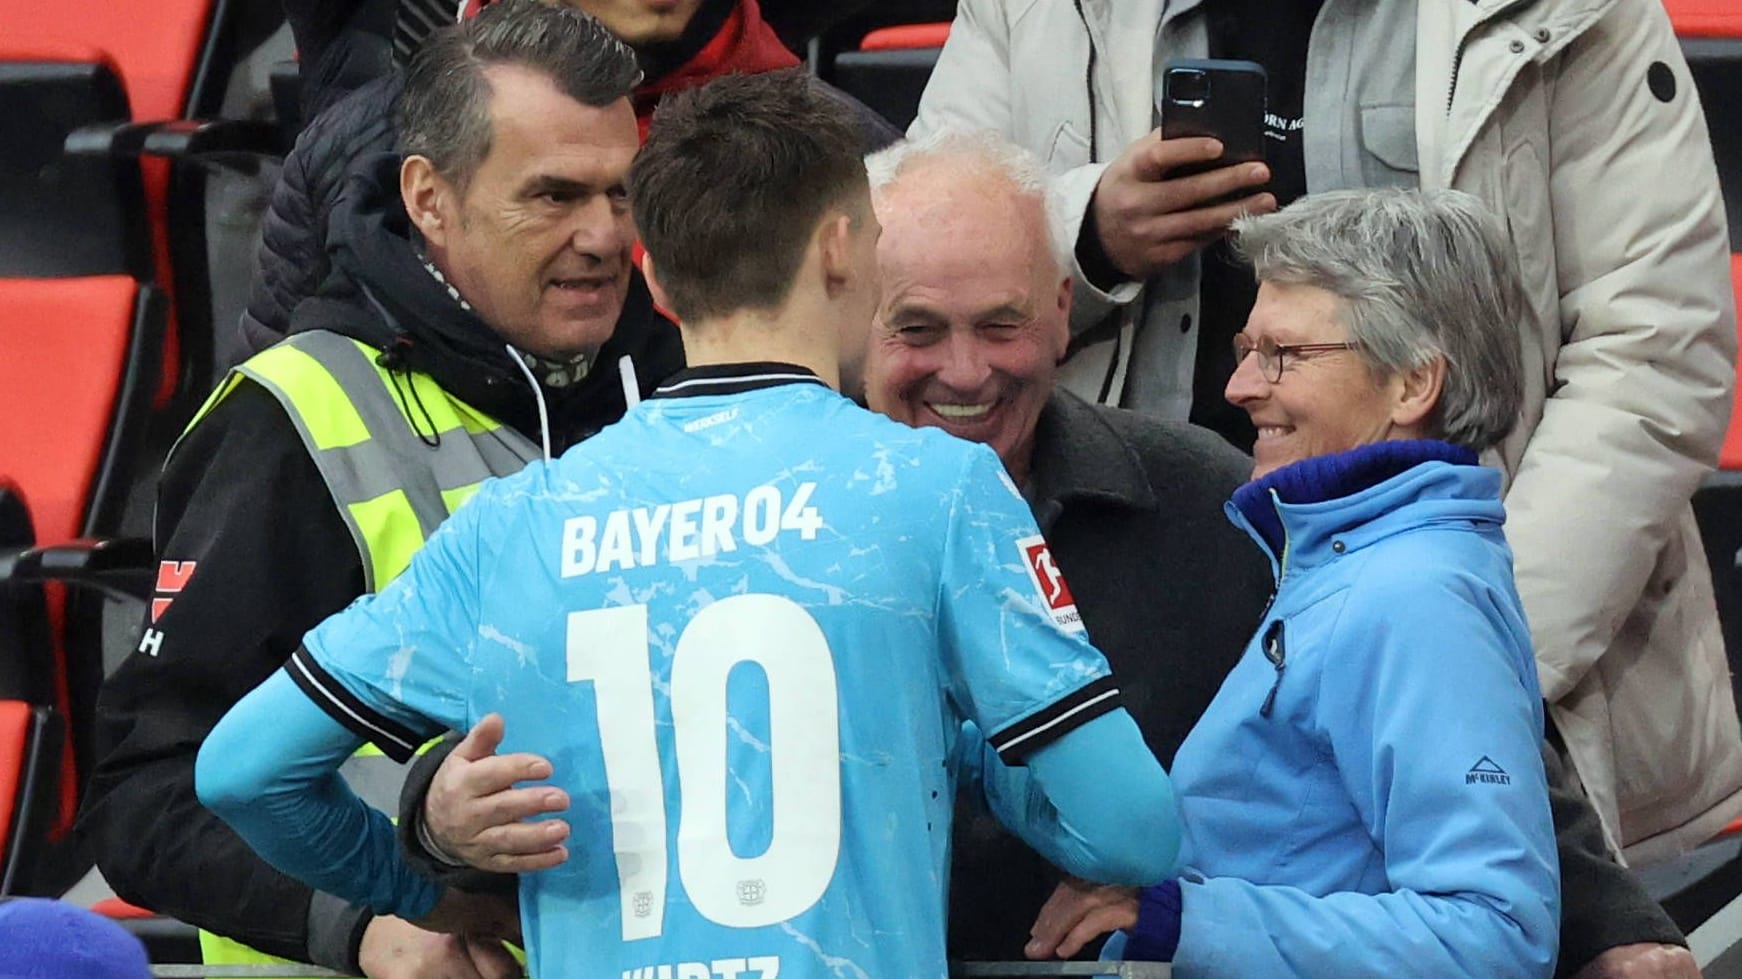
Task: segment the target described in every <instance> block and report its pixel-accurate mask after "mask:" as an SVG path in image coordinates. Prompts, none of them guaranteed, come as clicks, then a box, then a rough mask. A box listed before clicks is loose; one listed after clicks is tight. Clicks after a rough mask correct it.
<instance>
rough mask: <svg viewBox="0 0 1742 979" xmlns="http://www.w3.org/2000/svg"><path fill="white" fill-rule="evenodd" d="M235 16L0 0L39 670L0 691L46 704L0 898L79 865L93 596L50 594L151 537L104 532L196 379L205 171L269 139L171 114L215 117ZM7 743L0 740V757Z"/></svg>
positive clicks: (4, 319)
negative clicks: (72, 833) (149, 447)
mask: <svg viewBox="0 0 1742 979" xmlns="http://www.w3.org/2000/svg"><path fill="white" fill-rule="evenodd" d="M246 9H247V6H246V5H245V4H243V3H241V2H240V0H163V2H160V3H157V4H154V5H153V6H152V8H151V10H150V12H149V14H150V16H149V17H148V18H146V19H143V20H142V19H141V18H140V17H137V16H129V15H128V14H127V12H126V11H123V10H121V9H119V8H116V7H115V5H113V4H111V3H107V2H104V0H66V2H64V3H55V4H44V3H36V2H26V0H0V24H4V25H5V27H4V29H0V117H4V118H5V119H6V120H7V123H6V139H5V140H0V484H5V485H8V486H9V487H10V489H11V496H12V499H13V500H14V503H13V504H12V505H13V506H14V507H15V508H19V509H22V510H23V511H24V512H25V515H26V520H25V525H26V526H27V527H28V528H29V530H28V532H27V533H26V534H24V535H23V539H18V535H16V534H15V535H12V536H11V537H8V536H5V535H0V597H5V598H8V599H11V600H9V601H8V602H6V603H5V605H6V607H7V609H8V613H7V614H8V615H10V616H12V617H13V618H22V617H29V616H34V623H33V624H31V625H30V626H29V627H28V628H27V630H26V631H28V632H30V633H31V634H32V635H33V636H40V637H45V638H44V639H43V641H42V647H43V648H44V649H46V650H47V652H46V653H45V654H44V655H45V656H46V658H47V662H48V666H47V667H46V668H45V670H44V671H43V672H45V673H46V676H45V677H42V678H38V679H39V680H40V682H35V683H34V684H33V686H32V688H31V689H30V690H27V691H23V692H18V691H9V690H7V689H5V685H4V684H0V700H15V701H18V702H20V703H23V704H25V705H27V706H28V707H29V708H30V709H31V710H32V711H39V712H46V713H45V714H44V715H43V716H45V717H46V723H45V725H44V730H45V731H46V732H47V735H46V736H45V737H43V738H40V739H37V740H36V741H34V742H32V743H31V747H30V752H33V754H29V755H28V758H30V759H34V760H32V761H30V762H29V764H30V765H33V766H35V767H34V768H20V769H19V771H20V772H22V773H23V774H22V775H21V776H20V778H19V779H18V780H17V781H16V784H14V786H13V790H14V792H15V793H17V794H19V795H21V796H34V798H22V799H21V800H19V801H18V802H17V804H16V805H13V800H11V799H6V798H0V809H4V810H5V811H6V812H7V813H8V816H7V820H8V824H9V826H10V829H9V831H8V832H6V833H0V847H3V846H6V845H7V843H8V842H9V841H11V840H16V839H18V838H19V834H20V833H21V832H25V831H31V832H34V831H35V829H36V828H37V823H38V822H39V821H38V820H36V819H34V817H33V818H30V819H23V820H20V819H16V818H13V815H12V814H14V813H15V812H18V811H27V810H28V811H32V812H33V811H34V810H32V809H31V807H32V806H38V805H41V804H42V800H43V799H47V800H49V802H50V803H51V805H49V809H50V818H49V819H48V821H47V823H48V825H47V829H46V833H45V839H43V840H41V841H35V842H33V845H32V846H30V847H29V850H30V852H29V853H28V854H20V853H19V852H18V849H17V847H10V848H9V849H10V851H11V852H6V851H5V850H0V860H3V861H6V862H5V863H4V866H5V867H6V869H7V876H6V878H5V881H4V883H3V884H0V893H8V892H13V893H38V894H54V893H57V892H58V889H59V888H62V887H64V886H66V885H68V884H70V883H71V882H72V880H71V879H66V878H67V877H68V875H71V877H72V879H76V877H77V875H78V874H82V873H83V869H84V868H83V867H82V866H80V862H81V861H80V859H79V858H78V856H77V852H76V850H75V849H74V848H72V847H71V846H70V845H67V836H68V833H69V830H70V828H71V822H72V817H73V814H74V812H75V810H76V805H77V801H78V789H79V785H80V778H81V776H82V773H84V772H85V771H88V770H89V764H90V761H91V751H92V746H91V743H90V741H91V717H92V712H93V707H94V701H95V694H96V688H97V685H98V684H99V683H100V681H101V679H102V672H103V658H102V644H101V630H102V615H101V612H102V608H101V601H100V598H99V596H97V595H95V594H93V593H91V592H90V591H89V590H88V589H69V588H68V587H67V584H68V583H72V584H87V585H95V586H97V587H99V588H106V589H109V590H111V591H120V592H123V593H134V592H136V591H137V590H138V589H139V584H140V581H141V580H142V579H143V577H144V576H145V575H146V574H148V571H149V560H150V555H149V546H148V544H145V543H143V542H139V541H131V542H117V541H113V540H109V539H111V538H114V537H115V536H116V535H117V534H119V532H120V531H121V523H122V515H123V510H124V507H125V503H126V500H127V497H128V493H129V491H130V490H131V488H132V486H133V483H134V481H135V478H136V476H137V475H138V470H139V468H140V460H141V455H142V444H143V442H144V441H145V438H146V430H147V426H148V423H149V424H151V425H152V426H153V427H154V428H155V429H156V430H157V431H159V432H162V433H165V438H166V439H167V437H168V436H171V435H173V433H174V432H175V431H177V430H179V428H180V423H181V421H183V420H185V418H186V417H187V416H190V415H191V414H192V411H193V410H194V408H196V407H197V406H198V404H199V401H200V400H201V399H202V398H203V397H204V396H205V393H206V390H207V389H208V388H209V386H210V383H211V377H212V328H211V323H210V319H211V316H210V284H209V272H208V256H207V254H206V241H205V231H204V228H205V218H204V198H205V168H206V167H207V165H208V161H210V160H219V161H220V162H221V161H222V160H223V159H226V158H227V156H226V155H234V154H237V153H249V152H260V151H263V150H275V149H277V145H278V139H277V133H276V132H275V131H274V130H273V128H272V127H271V126H270V125H266V124H255V123H246V124H234V123H194V122H189V121H186V120H188V119H190V118H192V117H196V116H210V115H213V114H215V112H216V110H217V109H218V108H219V107H220V103H221V100H222V97H223V90H224V88H225V85H226V83H227V81H228V79H227V77H226V76H227V73H228V71H229V66H230V65H232V64H233V63H234V62H235V60H236V56H237V54H238V53H239V52H237V51H236V50H235V49H236V47H237V46H238V45H239V44H240V43H241V42H240V40H239V35H240V33H241V30H240V28H239V27H238V26H237V24H238V22H239V15H240V13H241V12H243V11H245V10H246ZM192 157H204V159H201V160H198V161H193V160H191V159H190V158H192ZM172 296H175V297H178V298H179V299H180V300H181V303H180V308H179V315H176V316H172V315H171V314H170V310H171V308H172V301H171V297H172ZM99 540H102V541H103V543H101V544H98V543H95V542H96V541H99ZM32 609H34V611H32ZM33 642H34V640H33ZM32 648H33V647H32V646H31V644H30V643H25V642H22V641H11V640H8V638H7V632H6V630H4V629H0V671H7V670H23V668H22V667H20V666H18V665H17V664H19V663H23V662H29V661H32V656H33V655H34V653H33V652H32ZM0 675H3V674H0ZM19 675H21V676H22V675H25V674H24V673H23V672H20V674H19ZM8 709H9V710H13V711H16V710H17V708H8ZM33 716H37V715H33ZM7 730H8V731H9V732H13V731H14V730H15V726H14V728H8V729H7ZM19 750H20V749H19V743H18V741H17V739H16V738H13V739H12V740H11V741H8V742H6V743H5V744H3V745H0V765H4V764H6V761H5V759H6V758H13V759H17V758H21V757H27V756H25V755H19V754H18V751H19ZM20 764H23V763H20ZM45 766H46V772H47V773H46V774H45V771H44V767H45ZM20 807H22V808H20ZM26 857H28V859H25V858H26Z"/></svg>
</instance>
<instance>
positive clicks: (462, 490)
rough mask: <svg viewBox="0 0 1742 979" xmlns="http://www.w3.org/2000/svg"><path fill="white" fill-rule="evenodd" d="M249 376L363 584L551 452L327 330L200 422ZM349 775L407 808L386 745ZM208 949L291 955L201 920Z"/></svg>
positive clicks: (254, 959) (309, 337) (354, 761)
mask: <svg viewBox="0 0 1742 979" xmlns="http://www.w3.org/2000/svg"><path fill="white" fill-rule="evenodd" d="M244 379H246V380H250V381H253V382H255V383H257V384H259V385H260V386H261V387H263V388H265V389H266V390H267V391H268V392H270V393H271V394H272V396H273V397H274V398H276V399H277V400H278V402H279V404H281V405H283V407H284V410H285V413H286V414H288V415H289V416H290V419H291V421H292V423H294V424H295V425H296V430H297V434H299V435H301V436H302V442H303V446H304V447H305V448H306V449H307V450H308V453H309V455H310V457H312V458H313V459H314V461H315V467H316V468H317V469H319V470H320V473H321V478H322V480H323V481H324V482H325V483H326V486H327V492H328V493H329V494H330V495H331V496H332V499H333V502H334V503H336V504H337V505H338V507H339V510H340V513H341V514H342V516H343V517H344V521H345V526H346V528H347V529H348V530H349V531H350V533H351V540H352V542H353V543H354V544H355V545H356V547H357V555H358V558H359V559H360V561H361V562H362V569H363V587H364V590H365V591H370V592H373V591H379V590H380V589H381V588H382V586H384V585H386V584H387V583H388V582H390V581H392V580H393V579H394V578H396V577H398V576H399V573H400V572H402V571H404V570H405V568H406V566H407V565H409V564H410V563H411V556H412V555H413V554H415V553H416V552H417V549H418V548H420V547H422V546H423V542H424V541H425V540H426V539H428V537H429V535H430V534H431V533H433V532H434V531H435V529H436V527H438V526H440V525H441V522H442V521H443V520H445V519H447V517H448V515H449V514H451V513H453V512H454V510H456V509H458V508H459V506H460V505H461V504H462V503H464V502H466V500H468V499H470V498H471V496H472V494H473V493H474V492H476V491H477V489H478V487H479V486H480V485H482V484H483V482H484V480H486V479H488V478H490V477H491V476H506V475H509V474H512V473H515V472H518V471H519V470H520V469H521V467H523V466H525V465H526V464H527V463H528V462H531V461H533V460H534V459H537V458H539V457H540V454H541V451H542V450H541V449H540V447H539V446H537V445H534V444H533V443H532V442H530V441H529V440H528V439H526V438H525V437H524V436H522V435H520V434H519V433H518V432H516V431H514V430H513V429H511V428H506V427H504V426H503V425H502V424H501V423H500V422H497V421H495V420H493V419H491V418H489V417H487V416H485V415H484V414H482V413H481V412H479V411H477V410H476V409H474V408H472V407H470V406H469V405H467V404H466V403H465V402H462V401H460V400H458V399H457V398H454V397H453V396H451V395H449V394H448V393H447V392H446V391H444V390H442V388H441V387H440V386H439V385H437V384H436V383H435V381H433V380H431V379H430V377H429V376H428V375H426V374H415V373H406V374H398V373H395V372H394V371H392V370H390V369H389V368H387V367H385V366H383V365H382V364H381V363H380V362H379V358H378V357H377V356H376V351H375V350H373V349H372V348H370V347H369V346H368V345H367V344H364V343H362V342H360V341H357V340H353V339H350V338H348V337H342V336H339V335H338V334H336V333H327V332H324V331H317V332H313V333H302V334H297V335H296V336H292V337H290V338H289V339H287V340H285V341H284V342H283V343H280V344H278V345H277V346H275V347H272V348H270V349H268V350H266V351H264V352H262V353H260V354H257V355H255V356H254V357H252V358H250V359H249V360H248V361H246V362H245V363H243V364H242V365H241V366H239V367H237V368H236V370H235V371H233V372H232V373H231V374H230V376H229V377H228V378H226V379H225V381H224V383H223V384H221V385H220V386H219V387H218V389H217V390H216V391H214V392H212V395H211V397H210V398H208V399H207V400H206V403H205V406H204V407H202V408H201V409H200V412H199V414H197V415H195V416H194V420H193V423H192V424H194V425H197V424H199V421H200V419H201V418H202V417H204V416H205V414H206V413H207V412H209V411H211V410H212V408H214V407H215V406H216V405H217V404H218V403H220V402H221V401H223V399H224V397H225V396H226V395H227V394H229V393H230V392H231V391H232V390H234V389H235V388H236V386H237V384H239V383H241V382H242V381H243V380H244ZM408 409H409V410H408ZM190 427H191V426H190ZM343 773H344V776H345V780H346V782H347V783H349V784H350V786H351V788H352V790H353V791H355V792H356V793H357V794H358V795H359V796H361V797H362V798H363V799H364V801H366V802H368V803H369V804H370V805H372V806H374V807H375V808H377V809H381V810H383V811H386V812H388V813H394V812H397V811H398V805H399V789H400V786H401V784H402V783H403V782H404V779H405V771H404V766H402V765H399V764H397V763H395V762H394V761H392V760H391V759H389V758H388V757H386V756H385V755H383V754H382V753H381V749H379V748H376V747H374V746H373V745H365V746H363V747H362V748H361V749H359V750H358V751H357V753H356V754H355V755H353V756H352V757H351V760H350V761H349V762H347V763H346V764H345V767H344V769H343ZM200 952H201V955H202V958H203V959H204V960H205V962H206V964H207V965H217V964H221V965H239V964H246V965H263V964H270V963H281V962H286V961H288V960H286V959H283V958H279V957H276V956H272V955H268V954H266V953H264V952H260V951H257V950H255V949H252V948H249V947H248V946H246V945H243V944H242V943H240V942H237V941H234V940H232V939H229V938H225V937H223V936H222V935H218V934H214V933H213V932H210V931H205V930H203V929H202V930H201V931H200Z"/></svg>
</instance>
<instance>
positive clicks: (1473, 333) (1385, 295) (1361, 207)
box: [1234, 188, 1525, 450]
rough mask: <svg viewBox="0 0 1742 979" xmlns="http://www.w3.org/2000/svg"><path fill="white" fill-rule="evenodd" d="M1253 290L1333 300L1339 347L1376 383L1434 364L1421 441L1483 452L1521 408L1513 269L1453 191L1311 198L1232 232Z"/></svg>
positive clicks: (1486, 227)
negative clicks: (1303, 288)
mask: <svg viewBox="0 0 1742 979" xmlns="http://www.w3.org/2000/svg"><path fill="white" fill-rule="evenodd" d="M1234 235H1235V247H1236V249H1237V250H1238V251H1239V253H1240V254H1241V255H1243V256H1244V257H1245V258H1246V259H1247V260H1248V261H1249V262H1251V263H1252V270H1253V272H1254V273H1255V274H1256V275H1257V277H1258V281H1259V282H1261V283H1262V282H1278V283H1288V284H1294V285H1309V286H1316V287H1318V288H1320V289H1324V290H1326V291H1328V292H1331V293H1334V294H1335V295H1337V296H1338V297H1340V298H1341V299H1342V300H1343V303H1342V307H1343V311H1344V317H1345V322H1344V326H1345V328H1346V329H1347V330H1348V333H1349V341H1350V342H1351V343H1353V344H1354V345H1355V348H1356V349H1357V350H1359V351H1360V352H1361V354H1362V355H1363V356H1364V357H1365V358H1366V359H1367V362H1368V365H1369V366H1370V367H1372V368H1374V369H1375V370H1376V371H1378V372H1380V373H1382V374H1388V375H1389V374H1392V373H1396V372H1399V371H1404V370H1408V369H1410V368H1413V367H1420V366H1422V365H1424V364H1428V363H1431V362H1432V361H1433V359H1434V358H1436V357H1443V358H1445V361H1446V379H1445V386H1444V388H1443V390H1442V391H1441V392H1440V401H1439V405H1438V406H1437V407H1436V409H1435V411H1434V414H1433V415H1432V416H1431V417H1430V423H1431V424H1432V426H1433V427H1434V429H1436V430H1435V431H1433V432H1432V434H1434V435H1436V436H1438V437H1439V438H1443V439H1445V440H1446V441H1448V442H1453V443H1456V444H1458V445H1464V446H1468V447H1470V448H1473V449H1478V450H1480V449H1486V448H1488V447H1490V446H1492V445H1495V444H1497V443H1498V442H1499V441H1500V440H1501V439H1503V438H1505V437H1506V435H1507V433H1508V432H1510V431H1511V430H1512V426H1513V423H1514V422H1515V421H1516V419H1517V417H1518V411H1519V405H1520V403H1521V401H1522V400H1523V367H1522V364H1521V359H1520V358H1521V354H1520V351H1519V330H1520V329H1521V328H1522V326H1523V324H1524V322H1525V317H1524V299H1523V296H1524V288H1523V285H1522V283H1521V281H1520V279H1519V273H1518V263H1517V258H1516V256H1515V255H1514V254H1513V251H1512V246H1511V243H1510V242H1509V241H1508V240H1507V237H1506V234H1505V232H1504V231H1502V230H1501V228H1500V225H1499V222H1497V221H1496V220H1495V219H1494V217H1493V215H1491V214H1490V213H1489V212H1488V209H1487V208H1486V207H1484V206H1483V204H1482V202H1481V201H1479V200H1477V199H1476V198H1475V197H1472V196H1471V195H1469V194H1465V193H1462V192H1460V191H1454V190H1439V191H1418V190H1402V189H1395V188H1394V189H1388V190H1365V191H1335V192H1329V193H1323V194H1311V195H1308V196H1306V197H1303V198H1301V199H1300V200H1298V201H1296V202H1295V203H1293V204H1291V205H1289V206H1288V207H1287V208H1284V209H1283V210H1281V211H1278V212H1277V213H1275V214H1269V215H1263V216H1248V217H1243V218H1240V219H1239V220H1237V221H1235V222H1234Z"/></svg>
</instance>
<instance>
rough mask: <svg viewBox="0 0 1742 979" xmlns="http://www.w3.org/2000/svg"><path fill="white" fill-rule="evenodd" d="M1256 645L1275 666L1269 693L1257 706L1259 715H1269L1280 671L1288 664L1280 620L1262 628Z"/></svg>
mask: <svg viewBox="0 0 1742 979" xmlns="http://www.w3.org/2000/svg"><path fill="white" fill-rule="evenodd" d="M1258 647H1259V648H1260V649H1262V650H1264V658H1265V659H1267V660H1269V661H1270V665H1271V666H1273V667H1275V668H1276V679H1275V680H1272V681H1271V683H1270V693H1269V694H1267V695H1266V696H1265V698H1264V706H1262V707H1260V708H1258V716H1259V717H1269V716H1270V712H1271V710H1272V709H1273V708H1274V707H1275V706H1276V692H1277V691H1278V690H1280V689H1282V671H1283V670H1284V669H1285V668H1287V666H1288V647H1287V646H1286V645H1285V644H1284V642H1283V639H1282V620H1281V619H1277V620H1276V621H1275V622H1272V623H1270V628H1268V629H1266V630H1264V638H1263V639H1262V640H1260V641H1259V643H1258Z"/></svg>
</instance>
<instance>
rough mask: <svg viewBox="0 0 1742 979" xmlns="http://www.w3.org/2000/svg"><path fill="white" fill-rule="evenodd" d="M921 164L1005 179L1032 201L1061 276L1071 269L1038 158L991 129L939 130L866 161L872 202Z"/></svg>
mask: <svg viewBox="0 0 1742 979" xmlns="http://www.w3.org/2000/svg"><path fill="white" fill-rule="evenodd" d="M922 163H932V164H938V165H943V166H947V167H950V168H952V169H953V170H955V171H956V172H958V173H968V174H983V175H986V176H994V177H1002V178H1004V179H1005V180H1007V181H1009V182H1010V184H1011V186H1013V187H1015V188H1016V192H1017V193H1019V194H1021V195H1023V196H1025V197H1032V198H1033V199H1034V200H1035V202H1036V203H1038V204H1039V205H1040V208H1041V214H1042V215H1043V217H1044V219H1045V220H1044V221H1043V223H1044V224H1045V225H1046V244H1047V253H1048V254H1050V255H1051V256H1052V257H1053V260H1054V261H1055V262H1057V263H1058V267H1059V273H1060V274H1061V275H1062V274H1065V273H1066V272H1067V271H1068V270H1069V269H1070V268H1071V255H1070V251H1069V249H1067V248H1066V247H1065V246H1064V245H1063V244H1062V242H1061V238H1062V236H1061V235H1060V234H1059V229H1058V227H1057V221H1056V219H1055V216H1054V214H1053V211H1054V210H1055V208H1054V206H1053V203H1054V202H1053V195H1052V191H1051V190H1050V188H1051V184H1052V181H1051V179H1050V178H1049V177H1048V175H1047V172H1046V167H1044V166H1043V165H1041V162H1040V158H1039V157H1037V156H1035V155H1034V154H1033V153H1030V152H1029V151H1028V150H1025V149H1023V148H1022V147H1020V146H1017V145H1016V144H1015V143H1012V142H1010V141H1009V140H1007V139H1005V138H1004V137H1002V136H1000V135H998V134H997V133H996V132H994V131H992V130H990V129H981V130H974V131H968V132H962V131H952V130H937V131H934V132H931V133H927V134H926V135H924V136H922V137H920V138H918V139H903V140H897V141H896V142H894V143H892V144H890V145H889V146H886V147H884V148H883V149H880V150H878V151H877V152H875V153H872V154H870V155H869V156H867V157H865V173H866V175H867V176H868V177H870V178H871V196H872V198H873V199H874V200H875V199H877V198H879V197H881V196H882V194H883V192H884V191H885V190H887V189H888V188H889V187H890V186H891V185H892V184H894V183H895V182H896V181H897V180H899V179H901V175H902V174H904V173H906V172H908V171H909V170H912V169H914V168H915V167H916V166H918V165H920V164H922Z"/></svg>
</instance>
